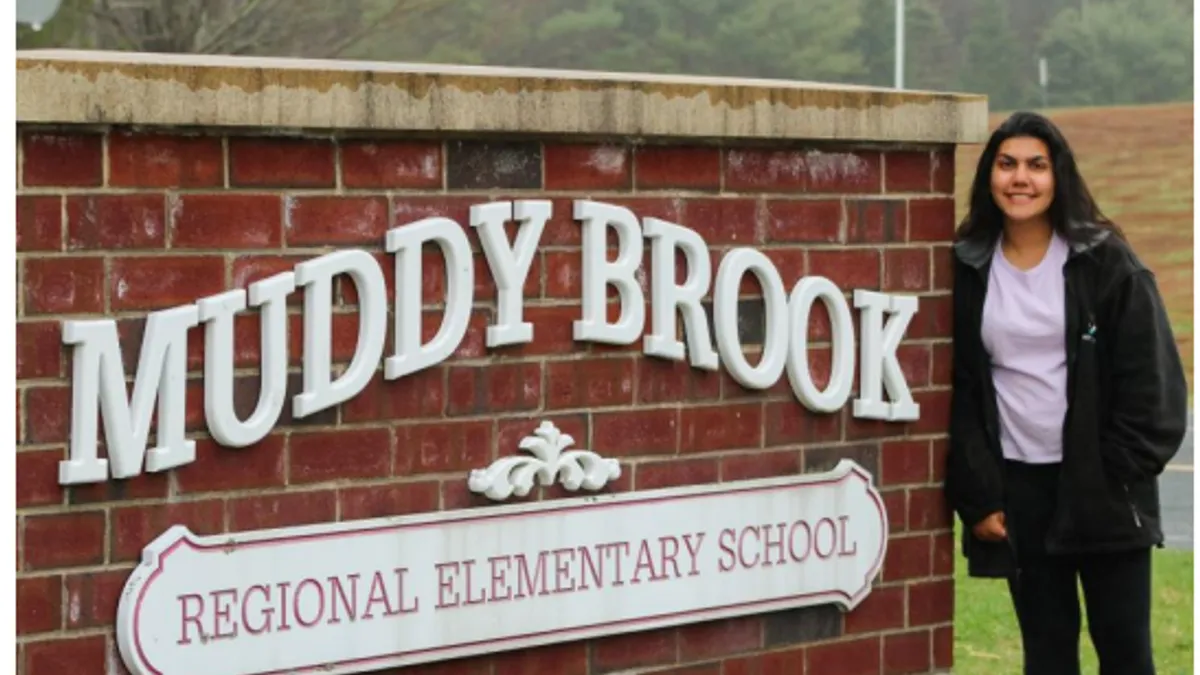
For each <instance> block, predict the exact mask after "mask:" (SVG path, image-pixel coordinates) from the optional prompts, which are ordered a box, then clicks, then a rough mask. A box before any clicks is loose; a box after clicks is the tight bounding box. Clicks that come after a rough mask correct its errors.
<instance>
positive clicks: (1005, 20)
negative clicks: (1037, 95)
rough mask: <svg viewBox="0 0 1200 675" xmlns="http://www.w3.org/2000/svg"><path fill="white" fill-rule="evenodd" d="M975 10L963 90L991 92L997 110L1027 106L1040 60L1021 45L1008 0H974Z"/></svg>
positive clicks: (966, 42)
mask: <svg viewBox="0 0 1200 675" xmlns="http://www.w3.org/2000/svg"><path fill="white" fill-rule="evenodd" d="M974 9H975V13H974V17H973V20H972V22H971V27H970V29H969V30H968V31H967V35H966V37H965V38H964V39H963V57H964V58H963V61H964V63H963V69H962V74H961V79H960V82H961V87H962V89H963V90H965V91H969V92H975V93H982V94H987V96H988V100H989V107H991V108H993V109H996V108H1015V107H1019V106H1024V105H1026V104H1027V102H1028V101H1029V100H1030V98H1031V95H1032V94H1033V85H1034V83H1036V76H1037V61H1036V59H1035V58H1034V57H1033V56H1032V55H1031V54H1030V53H1029V52H1028V51H1025V50H1022V49H1020V48H1019V47H1017V45H1018V40H1017V36H1016V33H1015V32H1014V31H1013V29H1012V25H1011V24H1010V23H1009V15H1008V2H1007V0H974Z"/></svg>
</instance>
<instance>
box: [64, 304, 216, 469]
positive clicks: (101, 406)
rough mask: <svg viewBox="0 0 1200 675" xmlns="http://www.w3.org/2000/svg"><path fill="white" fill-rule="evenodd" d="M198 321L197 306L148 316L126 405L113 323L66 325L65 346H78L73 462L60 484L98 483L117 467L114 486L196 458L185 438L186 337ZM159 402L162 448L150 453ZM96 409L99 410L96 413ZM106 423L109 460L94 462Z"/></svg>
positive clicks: (67, 462)
mask: <svg viewBox="0 0 1200 675" xmlns="http://www.w3.org/2000/svg"><path fill="white" fill-rule="evenodd" d="M198 321H199V317H198V313H197V311H196V306H195V305H185V306H183V307H175V308H172V309H167V310H163V311H161V312H155V313H152V314H150V315H149V316H148V317H147V319H146V330H145V333H144V335H143V336H142V352H141V356H140V357H139V359H138V365H137V374H136V376H135V379H134V383H133V397H132V399H130V398H127V395H126V387H125V368H124V365H123V364H122V362H121V348H120V345H119V344H118V341H117V325H116V323H115V322H114V321H111V320H103V321H64V322H63V331H62V334H63V343H64V344H68V345H74V359H73V360H74V364H73V372H72V375H71V377H72V392H71V455H70V459H68V460H65V461H63V462H60V463H59V466H58V482H59V483H61V484H63V485H70V484H74V483H97V482H101V481H103V480H104V479H105V476H106V474H107V473H108V470H109V465H110V464H111V466H112V476H113V478H129V477H131V476H136V475H138V474H139V473H141V472H142V463H143V461H145V464H146V469H147V470H149V471H164V470H166V469H170V468H173V467H177V466H181V465H183V464H188V463H189V462H192V461H193V460H194V459H195V458H196V444H195V442H194V441H189V440H186V439H185V438H184V416H185V413H186V401H185V396H186V393H187V391H186V386H187V332H188V329H189V328H191V327H193V326H195V325H196V324H197V323H198ZM156 399H157V401H158V430H157V434H156V447H154V448H151V449H150V450H149V451H147V449H146V442H147V439H148V438H149V436H150V421H151V417H152V413H153V411H154V402H155V400H156ZM97 408H98V410H97ZM101 416H102V417H103V418H104V438H105V441H106V442H107V443H108V459H100V458H98V457H97V455H96V438H97V433H96V424H97V421H98V417H101Z"/></svg>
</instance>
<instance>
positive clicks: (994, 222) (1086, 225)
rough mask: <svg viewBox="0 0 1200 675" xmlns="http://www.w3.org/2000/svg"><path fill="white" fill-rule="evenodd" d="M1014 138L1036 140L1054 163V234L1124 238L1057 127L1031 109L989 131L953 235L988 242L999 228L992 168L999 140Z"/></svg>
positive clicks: (1001, 225)
mask: <svg viewBox="0 0 1200 675" xmlns="http://www.w3.org/2000/svg"><path fill="white" fill-rule="evenodd" d="M1018 136H1026V137H1031V138H1037V139H1039V140H1040V141H1042V142H1043V143H1045V144H1046V147H1047V148H1048V149H1049V150H1050V162H1051V166H1053V167H1054V199H1053V200H1052V201H1051V202H1050V213H1049V216H1050V224H1051V226H1053V227H1054V229H1055V230H1056V231H1058V233H1059V234H1061V235H1062V236H1063V237H1065V238H1066V239H1067V240H1068V241H1072V242H1075V241H1084V240H1089V239H1091V238H1092V236H1094V235H1095V234H1096V229H1097V228H1099V229H1102V230H1109V231H1110V232H1112V233H1113V234H1115V235H1116V236H1117V237H1119V238H1121V239H1124V235H1123V234H1122V232H1121V228H1120V227H1118V226H1117V224H1116V223H1114V222H1112V221H1111V220H1109V219H1108V218H1107V217H1106V216H1105V215H1104V214H1103V213H1101V212H1100V207H1099V206H1097V204H1096V200H1095V199H1093V198H1092V193H1091V192H1089V191H1088V188H1087V184H1086V183H1085V182H1084V180H1083V176H1082V175H1080V173H1079V167H1078V166H1077V165H1076V164H1075V153H1073V152H1072V151H1071V146H1070V144H1068V143H1067V139H1066V137H1065V136H1063V133H1062V131H1060V130H1059V128H1058V127H1057V126H1055V124H1054V123H1053V122H1051V121H1050V120H1049V119H1047V118H1046V117H1044V116H1042V115H1039V114H1037V113H1034V112H1016V113H1013V114H1012V115H1011V116H1009V118H1008V119H1006V120H1005V121H1004V123H1003V124H1001V125H1000V126H999V127H998V128H997V129H996V130H995V131H994V132H992V136H991V138H989V139H988V142H987V146H985V147H984V149H983V154H982V155H981V156H980V157H979V164H978V165H977V166H976V168H975V179H974V181H973V182H972V183H971V202H970V205H969V209H968V211H967V216H966V218H964V219H963V221H962V223H961V224H959V227H958V238H959V239H976V240H985V241H987V242H988V243H992V242H994V241H996V239H998V238H999V237H1000V233H1001V232H1002V231H1003V229H1004V213H1003V212H1002V211H1001V210H1000V207H999V206H997V205H996V201H995V200H994V199H992V183H991V181H992V167H993V165H995V163H996V154H997V153H998V152H999V151H1000V144H1001V143H1003V142H1004V141H1006V140H1008V139H1010V138H1014V137H1018Z"/></svg>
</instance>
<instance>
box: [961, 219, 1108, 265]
mask: <svg viewBox="0 0 1200 675" xmlns="http://www.w3.org/2000/svg"><path fill="white" fill-rule="evenodd" d="M1067 234H1068V237H1067V241H1068V244H1069V245H1070V247H1071V253H1070V258H1074V257H1076V256H1078V255H1080V254H1083V253H1087V252H1089V251H1091V250H1092V249H1094V248H1096V247H1097V246H1099V245H1100V244H1101V243H1103V242H1104V240H1105V239H1108V236H1109V235H1110V234H1112V233H1111V232H1110V231H1109V230H1106V229H1104V228H1102V227H1097V226H1096V225H1095V224H1094V223H1084V222H1077V221H1072V222H1071V223H1070V224H1069V225H1068V226H1067ZM999 241H1000V238H999V237H996V238H994V239H982V238H979V237H976V238H973V239H960V240H958V241H957V242H955V243H954V255H955V256H957V257H958V259H959V260H961V261H962V262H964V263H966V264H967V265H970V266H971V267H974V268H975V269H983V267H984V266H986V265H987V264H988V263H989V262H991V260H992V254H993V253H994V252H995V250H996V244H997V243H999Z"/></svg>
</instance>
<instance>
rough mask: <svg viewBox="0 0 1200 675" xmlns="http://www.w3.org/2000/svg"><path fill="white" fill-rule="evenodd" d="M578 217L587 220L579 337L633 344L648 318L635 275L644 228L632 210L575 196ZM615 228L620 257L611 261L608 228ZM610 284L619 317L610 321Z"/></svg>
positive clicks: (584, 237) (640, 254) (639, 264)
mask: <svg viewBox="0 0 1200 675" xmlns="http://www.w3.org/2000/svg"><path fill="white" fill-rule="evenodd" d="M575 219H576V220H580V221H583V318H582V319H580V320H578V321H576V322H575V325H574V330H575V339H576V340H591V341H593V342H606V343H608V344H614V345H628V344H633V341H634V340H636V339H637V338H638V335H640V334H641V332H642V327H643V326H644V325H645V321H646V305H645V302H646V301H645V298H644V297H643V296H642V289H641V287H640V286H638V282H637V279H636V278H635V277H634V274H635V273H636V272H637V269H638V267H640V266H641V264H642V232H641V227H639V226H638V220H637V216H635V215H633V212H632V211H630V210H629V209H626V208H623V207H620V206H613V205H611V204H601V203H599V202H592V201H588V200H585V199H579V200H576V201H575ZM610 225H611V226H613V229H614V230H615V231H616V233H617V251H618V253H617V259H616V261H614V262H608V251H607V248H608V247H607V243H608V227H609V226H610ZM608 284H612V285H613V286H615V287H616V289H617V292H618V294H619V295H620V301H621V317H620V318H619V319H618V320H617V322H616V323H615V324H610V323H609V322H608V313H607V311H606V310H607V304H608V303H607V298H608Z"/></svg>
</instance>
